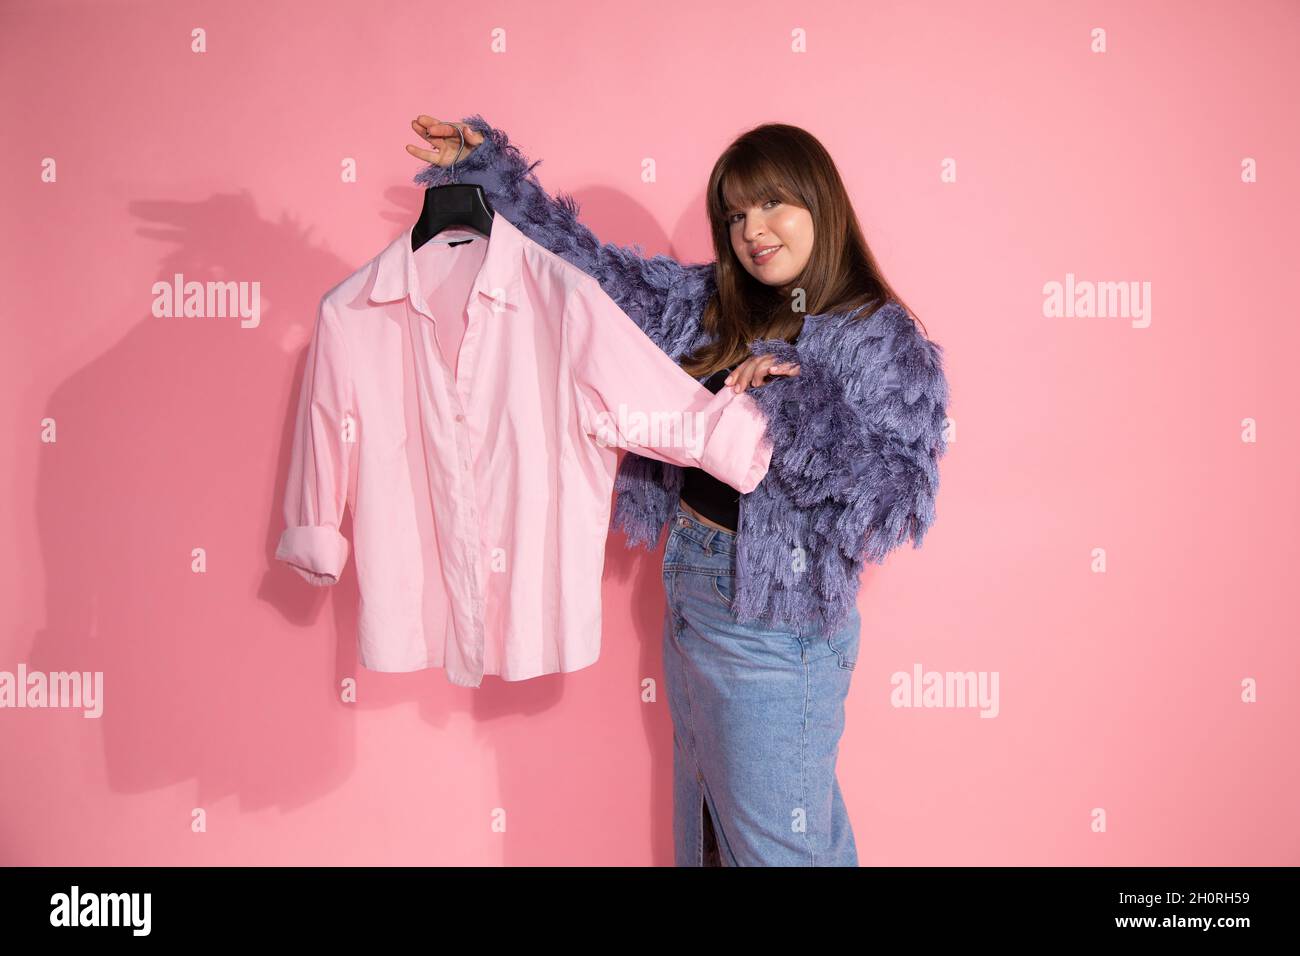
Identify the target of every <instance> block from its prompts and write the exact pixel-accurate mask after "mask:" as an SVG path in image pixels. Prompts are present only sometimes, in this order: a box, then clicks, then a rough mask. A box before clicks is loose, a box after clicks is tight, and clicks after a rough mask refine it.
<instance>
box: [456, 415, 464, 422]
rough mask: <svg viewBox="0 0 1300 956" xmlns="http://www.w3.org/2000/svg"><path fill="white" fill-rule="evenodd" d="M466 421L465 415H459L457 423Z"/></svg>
mask: <svg viewBox="0 0 1300 956" xmlns="http://www.w3.org/2000/svg"><path fill="white" fill-rule="evenodd" d="M464 420H465V416H464V415H457V416H456V421H458V422H463V421H464Z"/></svg>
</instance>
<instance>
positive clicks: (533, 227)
mask: <svg viewBox="0 0 1300 956" xmlns="http://www.w3.org/2000/svg"><path fill="white" fill-rule="evenodd" d="M426 119H427V118H426ZM462 122H463V123H464V124H465V125H466V126H468V127H470V128H471V129H473V130H474V131H475V132H477V133H479V134H480V135H481V136H482V138H483V139H482V142H480V143H478V144H477V145H475V146H474V147H473V148H472V149H469V145H468V143H467V146H466V148H467V149H469V151H468V155H466V154H463V153H462V155H461V159H460V161H459V162H457V163H456V165H455V171H454V175H453V171H452V169H451V168H450V162H451V159H450V157H446V158H445V159H444V160H443V161H442V162H438V163H430V164H429V165H428V166H427V167H425V168H423V169H421V170H420V172H419V173H417V174H416V175H415V177H414V181H415V182H416V183H417V184H418V185H421V186H424V187H426V188H428V187H432V186H441V185H444V184H446V183H450V182H461V183H473V184H476V185H479V186H482V187H483V191H484V193H486V194H487V197H488V202H490V203H491V204H492V208H493V209H495V210H496V211H497V212H499V213H501V215H502V216H504V217H505V218H506V219H509V220H510V222H511V223H512V224H513V225H515V226H516V227H517V228H518V229H519V231H520V232H522V233H523V234H524V235H526V236H527V237H528V238H529V239H532V240H533V241H534V242H536V243H537V244H538V245H541V246H543V247H545V248H547V249H549V250H550V251H551V252H554V253H555V254H556V255H558V256H560V257H561V258H563V259H566V260H567V261H569V262H571V263H573V265H575V266H577V267H578V268H580V269H582V271H584V272H586V273H587V274H588V275H590V276H591V277H592V278H594V279H595V280H596V281H597V282H598V283H599V284H600V287H601V288H602V289H603V290H604V291H605V294H606V295H608V296H609V297H610V298H611V299H613V300H614V302H615V303H616V304H617V305H618V307H619V308H621V309H622V310H623V311H624V312H626V313H627V314H628V316H630V317H631V319H632V321H633V322H635V323H636V324H637V326H638V327H639V328H640V329H641V331H643V332H644V333H645V334H646V335H647V336H649V338H650V339H651V341H653V342H654V343H655V345H657V346H659V348H660V349H661V350H662V351H664V352H666V353H668V355H669V356H670V357H672V358H673V359H674V360H676V359H678V358H680V357H681V356H682V355H684V354H685V353H686V352H688V351H690V349H691V348H692V347H694V345H695V344H697V343H696V338H697V336H698V334H699V313H700V309H699V303H701V302H705V301H707V300H708V297H709V295H710V294H711V293H712V288H713V281H714V280H713V264H712V263H700V264H695V265H684V264H683V263H680V262H678V261H677V260H676V259H673V258H672V257H671V256H666V255H662V254H660V255H655V256H647V255H645V253H644V252H643V251H642V250H641V247H640V246H639V245H633V246H631V247H625V246H619V245H615V244H614V243H604V242H601V241H600V240H599V239H598V238H597V237H596V235H595V233H593V232H592V231H591V230H590V229H588V228H587V227H586V226H584V225H583V224H582V222H580V221H579V219H578V203H577V201H576V200H575V199H574V198H573V197H572V196H570V195H566V194H564V193H559V194H557V195H556V196H555V197H552V196H550V195H548V194H547V192H546V190H545V189H543V188H542V185H541V183H540V182H538V179H537V176H536V174H535V173H534V172H533V168H534V167H535V166H537V165H538V164H539V163H540V162H541V160H537V161H536V162H532V163H530V162H529V161H528V159H527V158H525V156H524V155H523V153H522V152H521V151H520V149H519V147H517V146H515V145H513V144H512V143H511V142H510V140H509V138H508V137H507V136H506V134H505V132H503V131H502V130H499V129H495V128H493V127H492V126H489V125H488V124H487V123H486V122H485V121H484V120H483V117H482V116H480V115H478V114H474V115H472V116H468V117H466V118H465V119H464V120H463V121H462ZM444 125H446V124H444ZM417 126H418V124H417ZM450 139H451V142H452V143H453V144H454V145H453V146H452V155H455V150H456V147H457V146H459V144H460V138H459V136H457V135H455V134H453V135H452V136H451V137H450ZM439 142H440V143H441V142H444V141H442V140H439ZM409 149H410V151H411V152H412V153H415V152H416V151H415V150H414V149H413V148H409ZM443 162H445V163H446V164H447V165H443V164H442V163H443Z"/></svg>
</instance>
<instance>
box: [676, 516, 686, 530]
mask: <svg viewBox="0 0 1300 956" xmlns="http://www.w3.org/2000/svg"><path fill="white" fill-rule="evenodd" d="M677 527H679V528H685V527H686V519H685V518H678V519H677Z"/></svg>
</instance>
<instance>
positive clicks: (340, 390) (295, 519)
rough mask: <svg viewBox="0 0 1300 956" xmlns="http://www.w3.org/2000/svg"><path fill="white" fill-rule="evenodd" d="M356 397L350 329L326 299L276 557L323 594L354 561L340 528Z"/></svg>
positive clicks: (301, 404) (301, 400)
mask: <svg viewBox="0 0 1300 956" xmlns="http://www.w3.org/2000/svg"><path fill="white" fill-rule="evenodd" d="M353 394H354V393H353V389H352V378H351V373H350V369H349V366H348V355H347V350H346V348H345V347H344V341H343V333H342V329H341V328H340V327H339V324H338V317H337V315H335V313H334V310H333V307H332V306H331V305H330V303H329V302H328V301H327V300H326V299H322V300H321V304H320V310H319V313H318V315H317V319H316V328H315V330H314V332H313V333H312V339H311V343H310V345H309V346H308V347H307V369H306V372H305V373H304V375H303V381H302V390H301V392H300V393H299V396H298V409H297V416H296V419H295V422H294V430H293V448H292V451H291V453H290V459H289V479H288V483H287V486H286V488H285V492H284V521H285V526H286V527H285V529H284V531H283V533H281V535H280V542H279V544H278V546H277V547H276V549H275V557H276V559H277V560H280V561H283V562H285V563H287V564H288V565H289V566H290V567H292V568H293V569H294V570H295V571H297V572H298V574H299V575H300V576H301V577H302V578H303V579H304V580H306V581H308V582H309V583H311V584H314V585H317V586H324V585H330V584H335V583H337V581H338V579H339V575H340V574H341V573H342V571H343V566H344V565H345V564H346V563H347V560H348V550H349V549H348V540H347V538H345V537H343V535H342V534H340V533H339V525H340V524H341V523H342V520H343V511H344V508H345V507H346V505H347V501H348V481H349V477H350V475H351V474H352V473H353V472H354V471H355V468H356V453H357V443H356V418H355V414H354V412H355V408H354V402H353Z"/></svg>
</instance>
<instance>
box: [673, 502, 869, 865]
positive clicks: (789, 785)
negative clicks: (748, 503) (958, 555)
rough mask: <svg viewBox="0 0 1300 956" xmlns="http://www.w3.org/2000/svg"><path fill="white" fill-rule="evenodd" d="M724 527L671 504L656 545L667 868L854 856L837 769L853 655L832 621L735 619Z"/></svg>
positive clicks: (842, 629) (855, 627) (854, 619)
mask: <svg viewBox="0 0 1300 956" xmlns="http://www.w3.org/2000/svg"><path fill="white" fill-rule="evenodd" d="M735 552H736V535H735V534H734V533H732V532H726V531H721V530H719V529H717V528H713V527H710V526H709V525H706V524H704V523H702V522H700V521H698V520H696V519H695V518H694V517H692V516H691V515H690V514H688V513H687V512H686V511H685V510H683V509H682V508H680V507H679V508H678V510H677V514H676V516H675V517H674V518H673V521H672V523H671V531H670V532H669V535H668V541H667V544H666V546H665V549H664V559H663V581H664V589H665V591H666V593H667V596H668V607H667V613H666V614H665V617H664V630H663V656H664V679H665V685H666V688H665V689H666V692H667V696H668V701H669V709H670V711H671V714H672V724H673V849H674V860H675V863H676V865H677V866H857V865H858V857H857V847H856V844H855V843H854V838H853V828H852V826H851V825H850V823H849V817H848V811H847V808H846V807H845V804H844V798H843V795H842V794H841V792H840V785H839V780H838V779H837V777H836V773H835V762H836V758H837V756H838V754H839V742H840V737H841V735H842V734H843V732H844V701H845V697H846V696H847V694H848V690H849V681H850V678H851V677H852V675H853V668H854V666H855V664H856V663H857V655H858V644H859V637H860V630H861V616H860V614H859V613H858V610H857V607H856V606H855V607H854V608H853V609H852V610H851V611H850V612H849V614H848V615H847V616H846V617H845V619H844V620H843V621H842V622H841V623H840V624H839V625H838V626H837V627H835V628H833V629H830V630H819V629H817V628H815V627H813V626H812V625H809V626H806V627H805V626H790V625H770V626H769V625H761V624H753V623H740V622H738V621H737V620H736V619H735V616H734V614H733V610H732V604H733V602H734V600H735V587H734V585H735Z"/></svg>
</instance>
